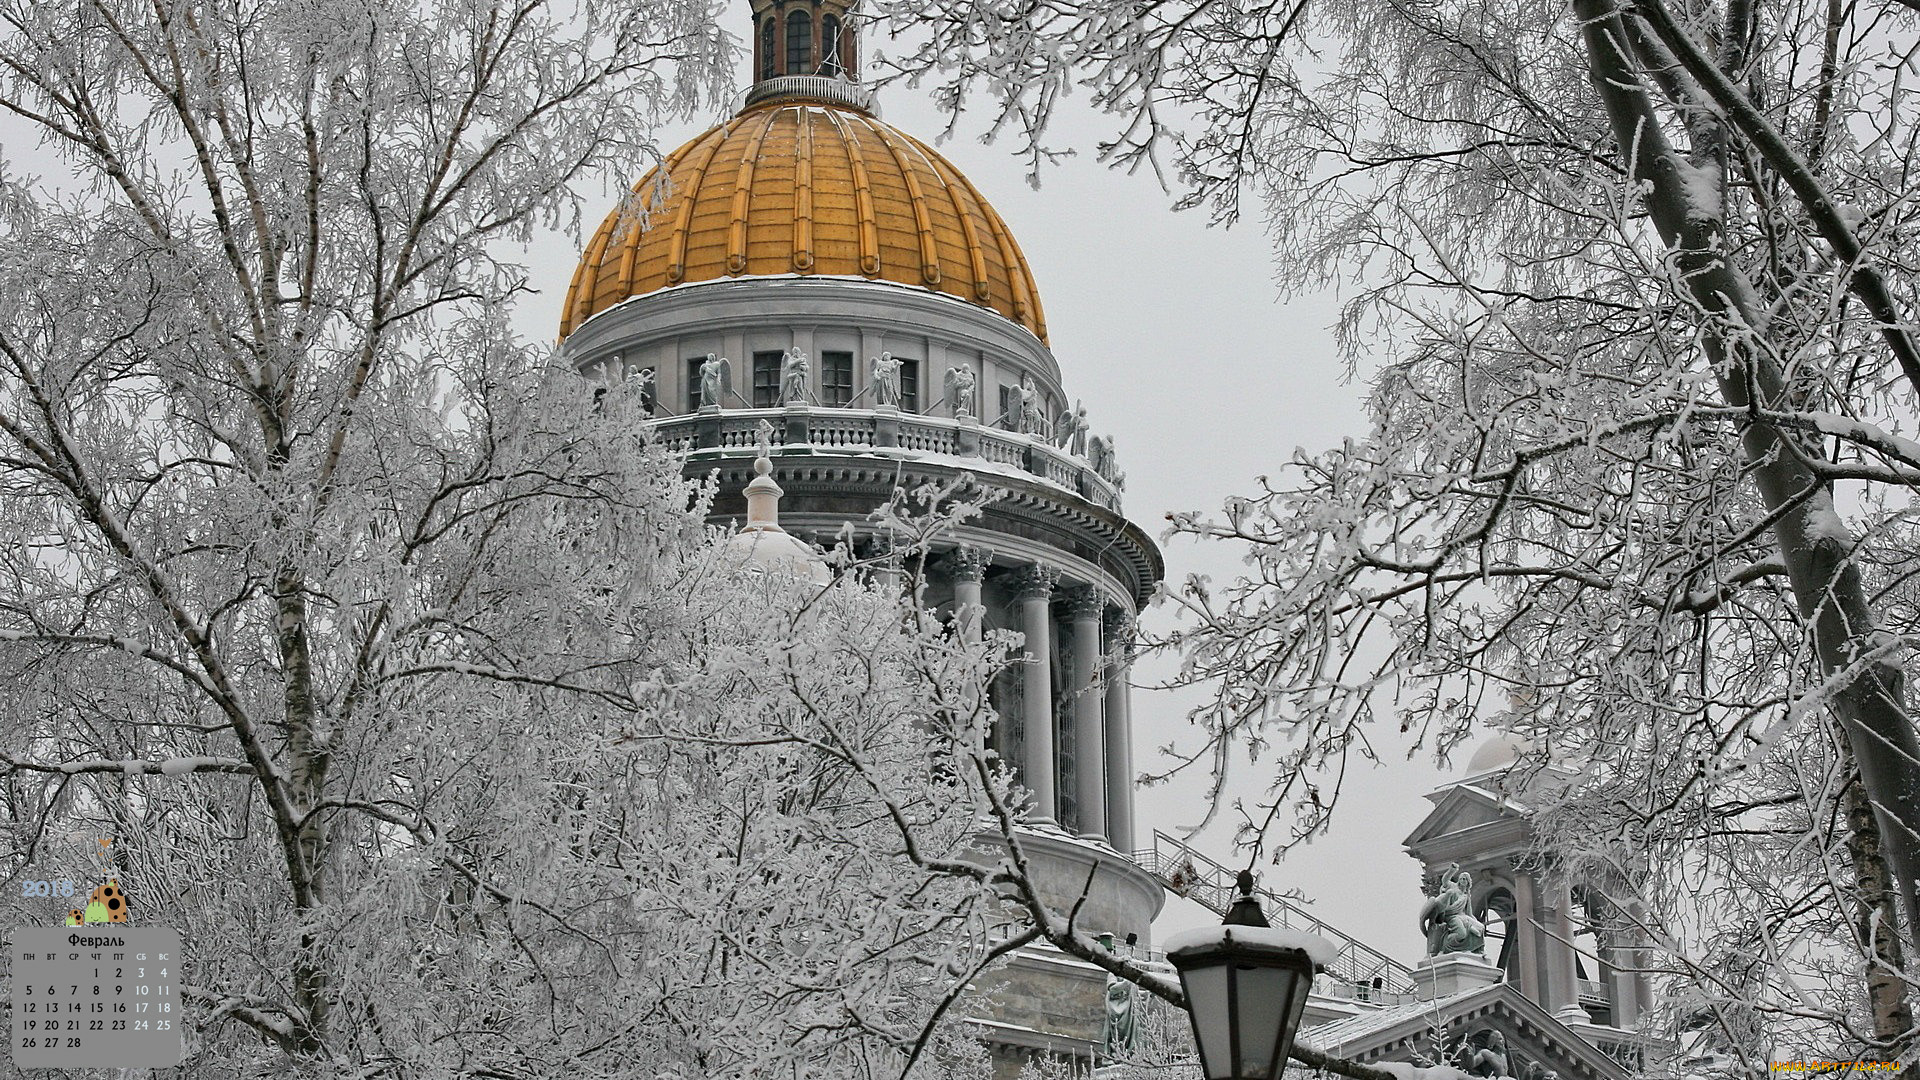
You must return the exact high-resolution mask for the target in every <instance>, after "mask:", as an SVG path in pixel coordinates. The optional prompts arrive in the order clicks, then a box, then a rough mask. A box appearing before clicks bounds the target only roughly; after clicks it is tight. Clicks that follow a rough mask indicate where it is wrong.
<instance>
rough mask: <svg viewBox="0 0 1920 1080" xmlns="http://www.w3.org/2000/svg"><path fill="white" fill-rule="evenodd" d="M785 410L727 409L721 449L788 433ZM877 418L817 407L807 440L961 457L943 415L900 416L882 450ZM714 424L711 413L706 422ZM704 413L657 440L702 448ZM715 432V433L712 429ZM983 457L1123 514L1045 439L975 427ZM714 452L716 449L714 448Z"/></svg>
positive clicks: (669, 425)
mask: <svg viewBox="0 0 1920 1080" xmlns="http://www.w3.org/2000/svg"><path fill="white" fill-rule="evenodd" d="M785 415H786V413H785V410H783V409H728V410H725V411H724V412H722V413H721V414H720V418H719V419H720V430H719V435H718V446H717V448H718V449H721V450H750V449H752V448H753V446H754V440H755V438H756V437H757V436H756V432H757V430H758V428H759V425H760V422H761V421H762V420H767V421H769V422H771V423H772V424H773V425H774V429H775V430H776V431H784V430H786V429H785V419H784V418H785ZM877 418H878V417H877V414H875V413H874V412H872V411H870V410H865V409H838V408H836V409H815V410H813V411H812V412H811V413H810V414H809V415H808V416H807V421H806V423H807V442H808V444H809V445H812V446H816V447H827V448H832V449H840V448H858V449H874V450H879V451H882V452H887V453H910V454H958V453H959V445H960V443H959V440H958V438H957V436H956V432H957V431H958V429H959V427H960V425H959V423H958V422H957V421H954V420H950V419H947V418H946V417H941V416H921V415H914V414H905V415H901V416H899V417H897V425H898V427H897V430H898V434H897V436H896V437H895V442H896V445H893V446H881V445H880V444H879V441H878V432H877V430H876V420H877ZM704 421H705V422H706V423H712V417H711V415H709V416H707V417H705V418H704ZM702 422H703V417H702V416H701V415H699V414H693V415H687V416H663V417H658V418H656V419H655V420H654V421H653V424H654V432H655V438H657V439H659V440H660V441H661V442H662V443H664V444H665V445H666V447H667V448H668V449H669V450H672V451H675V452H686V451H694V450H696V449H697V448H698V439H697V436H696V425H698V424H700V423H702ZM709 430H711V429H709ZM974 430H975V432H976V434H977V436H978V439H977V442H978V446H979V457H980V458H981V459H983V460H985V461H987V462H990V463H992V464H995V465H1010V466H1012V467H1014V468H1016V469H1022V470H1028V471H1030V472H1031V473H1032V474H1033V475H1034V476H1036V477H1038V478H1040V479H1042V480H1045V481H1047V482H1049V483H1052V484H1056V485H1058V486H1060V487H1063V488H1065V489H1067V490H1068V491H1072V492H1075V493H1078V494H1081V495H1083V496H1085V497H1086V498H1088V499H1090V500H1091V501H1092V502H1094V503H1096V504H1098V505H1100V506H1103V507H1106V508H1107V509H1109V510H1113V511H1116V512H1118V511H1119V509H1120V493H1119V492H1118V491H1117V490H1116V489H1115V488H1114V486H1113V485H1112V484H1109V483H1108V482H1107V481H1106V479H1105V478H1104V477H1102V476H1100V475H1099V474H1098V473H1096V472H1094V471H1093V468H1092V466H1091V465H1089V464H1088V463H1087V462H1086V461H1085V460H1083V459H1081V458H1078V457H1074V456H1073V455H1071V454H1068V453H1066V452H1065V451H1063V450H1060V449H1058V448H1057V447H1053V446H1050V445H1048V444H1047V443H1046V442H1045V441H1044V440H1041V439H1037V438H1035V437H1033V436H1030V435H1022V434H1020V433H1018V432H1012V431H1001V430H999V429H996V428H984V427H983V428H975V429H974ZM710 449H711V448H710Z"/></svg>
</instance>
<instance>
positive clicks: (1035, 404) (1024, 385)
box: [1014, 375, 1047, 438]
mask: <svg viewBox="0 0 1920 1080" xmlns="http://www.w3.org/2000/svg"><path fill="white" fill-rule="evenodd" d="M1014 392H1015V394H1016V395H1017V396H1018V397H1019V406H1020V415H1019V418H1018V423H1017V429H1018V430H1019V432H1020V434H1022V435H1039V436H1041V437H1042V438H1044V437H1045V436H1046V434H1047V418H1046V416H1045V414H1043V413H1042V412H1041V411H1040V391H1039V390H1038V389H1036V388H1035V387H1034V385H1033V376H1031V375H1022V376H1020V385H1019V386H1017V387H1015V388H1014Z"/></svg>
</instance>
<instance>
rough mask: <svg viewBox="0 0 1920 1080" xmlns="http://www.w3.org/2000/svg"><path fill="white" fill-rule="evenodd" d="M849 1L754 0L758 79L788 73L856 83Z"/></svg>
mask: <svg viewBox="0 0 1920 1080" xmlns="http://www.w3.org/2000/svg"><path fill="white" fill-rule="evenodd" d="M852 7H853V5H852V3H850V2H849V0H753V77H754V81H755V82H756V83H764V82H768V81H770V80H773V79H778V78H782V77H791V76H817V77H824V78H829V79H845V80H847V81H848V82H858V81H859V78H860V69H859V63H858V60H859V57H858V53H857V52H856V49H855V37H854V31H853V25H852V21H851V20H850V19H849V18H848V16H849V14H850V13H851V8H852Z"/></svg>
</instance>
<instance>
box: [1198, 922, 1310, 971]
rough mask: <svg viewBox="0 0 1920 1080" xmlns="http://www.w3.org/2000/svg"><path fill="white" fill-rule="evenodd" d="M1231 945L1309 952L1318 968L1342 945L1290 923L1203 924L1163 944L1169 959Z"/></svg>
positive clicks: (1308, 955)
mask: <svg viewBox="0 0 1920 1080" xmlns="http://www.w3.org/2000/svg"><path fill="white" fill-rule="evenodd" d="M1229 944H1233V945H1253V946H1256V947H1265V948H1269V949H1293V950H1296V951H1298V952H1303V953H1306V954H1307V957H1308V958H1309V959H1311V960H1312V961H1313V963H1314V966H1315V967H1322V968H1324V967H1326V966H1327V965H1329V964H1331V963H1333V961H1334V959H1335V958H1337V957H1338V956H1339V955H1340V947H1339V946H1337V945H1335V944H1334V943H1333V942H1331V941H1328V940H1327V939H1326V938H1323V937H1321V936H1320V935H1318V934H1309V933H1307V932H1306V931H1305V930H1295V929H1293V928H1292V927H1289V926H1203V927H1200V928H1199V929H1197V930H1182V931H1180V932H1179V933H1177V934H1174V935H1172V936H1171V937H1169V938H1167V940H1166V943H1165V945H1164V946H1163V947H1164V948H1165V949H1166V950H1167V958H1168V959H1172V958H1173V957H1174V954H1176V953H1182V952H1189V951H1191V952H1198V951H1201V950H1205V949H1217V948H1220V947H1221V946H1224V945H1229Z"/></svg>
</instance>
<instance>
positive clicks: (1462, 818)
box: [1404, 784, 1525, 848]
mask: <svg viewBox="0 0 1920 1080" xmlns="http://www.w3.org/2000/svg"><path fill="white" fill-rule="evenodd" d="M1427 798H1429V799H1432V800H1433V803H1434V805H1433V809H1432V810H1430V811H1428V812H1427V816H1426V817H1425V818H1423V819H1421V821H1420V824H1419V825H1418V826H1417V827H1415V828H1414V830H1413V832H1412V833H1411V834H1409V835H1408V837H1407V839H1406V840H1405V841H1404V842H1405V844H1406V846H1408V847H1410V848H1411V847H1415V846H1418V845H1420V844H1423V843H1426V842H1427V841H1430V840H1434V839H1437V838H1439V837H1442V836H1446V835H1448V834H1450V833H1457V832H1465V831H1466V830H1468V829H1472V828H1476V827H1479V826H1485V825H1496V824H1504V823H1508V822H1524V821H1525V814H1524V811H1523V810H1522V808H1521V807H1519V806H1517V805H1515V804H1514V803H1513V802H1512V801H1511V800H1508V799H1503V798H1501V797H1500V796H1498V795H1496V794H1494V793H1493V792H1490V791H1488V790H1486V789H1484V788H1481V787H1477V786H1475V785H1473V784H1455V785H1453V786H1452V787H1446V788H1441V789H1440V790H1439V791H1436V792H1434V793H1433V794H1431V795H1429V796H1427Z"/></svg>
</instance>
